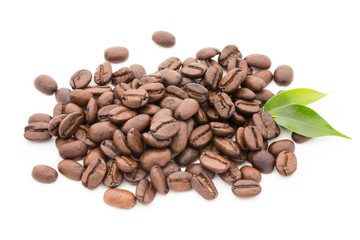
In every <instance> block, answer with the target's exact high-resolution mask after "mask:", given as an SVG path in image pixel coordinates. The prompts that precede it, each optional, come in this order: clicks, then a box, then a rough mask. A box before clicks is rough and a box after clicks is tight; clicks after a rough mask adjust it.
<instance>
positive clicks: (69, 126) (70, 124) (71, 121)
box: [58, 112, 83, 138]
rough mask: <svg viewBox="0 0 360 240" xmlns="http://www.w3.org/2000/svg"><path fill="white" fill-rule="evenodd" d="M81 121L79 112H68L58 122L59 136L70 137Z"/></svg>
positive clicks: (81, 117)
mask: <svg viewBox="0 0 360 240" xmlns="http://www.w3.org/2000/svg"><path fill="white" fill-rule="evenodd" d="M82 122H83V116H82V114H81V113H78V112H73V113H70V114H68V115H67V116H66V117H65V118H64V119H63V120H62V121H61V123H60V124H59V129H58V131H59V136H60V137H61V138H69V137H71V136H72V135H73V134H74V133H75V132H76V130H77V129H78V128H79V126H80V125H81V123H82Z"/></svg>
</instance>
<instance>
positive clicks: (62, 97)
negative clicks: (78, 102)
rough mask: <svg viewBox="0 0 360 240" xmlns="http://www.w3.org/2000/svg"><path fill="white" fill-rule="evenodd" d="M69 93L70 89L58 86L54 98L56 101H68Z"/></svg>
mask: <svg viewBox="0 0 360 240" xmlns="http://www.w3.org/2000/svg"><path fill="white" fill-rule="evenodd" d="M70 93H71V90H70V89H68V88H59V89H58V90H57V91H56V93H55V99H56V101H57V102H58V103H69V102H70Z"/></svg>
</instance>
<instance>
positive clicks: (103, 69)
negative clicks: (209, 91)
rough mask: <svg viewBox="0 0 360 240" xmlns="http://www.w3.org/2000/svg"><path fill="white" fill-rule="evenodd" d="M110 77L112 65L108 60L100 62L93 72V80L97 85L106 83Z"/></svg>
mask: <svg viewBox="0 0 360 240" xmlns="http://www.w3.org/2000/svg"><path fill="white" fill-rule="evenodd" d="M111 78H112V67H111V64H110V63H109V62H104V63H103V64H100V65H99V66H98V67H97V68H96V70H95V73H94V81H95V83H96V84H97V85H100V86H102V85H106V84H108V83H109V82H110V81H111Z"/></svg>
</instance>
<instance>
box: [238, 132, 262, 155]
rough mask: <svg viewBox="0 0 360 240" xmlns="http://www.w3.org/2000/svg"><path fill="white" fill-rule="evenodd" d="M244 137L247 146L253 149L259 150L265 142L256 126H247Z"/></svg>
mask: <svg viewBox="0 0 360 240" xmlns="http://www.w3.org/2000/svg"><path fill="white" fill-rule="evenodd" d="M243 138H244V142H245V144H246V146H247V147H248V149H249V150H251V151H256V150H259V149H260V148H261V147H262V146H263V144H264V140H263V137H262V135H261V132H260V131H259V129H258V128H257V127H255V126H247V127H246V128H245V130H244V136H243Z"/></svg>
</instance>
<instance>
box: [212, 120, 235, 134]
mask: <svg viewBox="0 0 360 240" xmlns="http://www.w3.org/2000/svg"><path fill="white" fill-rule="evenodd" d="M210 126H211V131H212V132H213V133H214V134H215V135H216V136H218V137H229V136H232V135H233V134H234V132H235V130H234V128H233V127H232V126H230V125H229V124H228V123H224V122H211V123H210Z"/></svg>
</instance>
